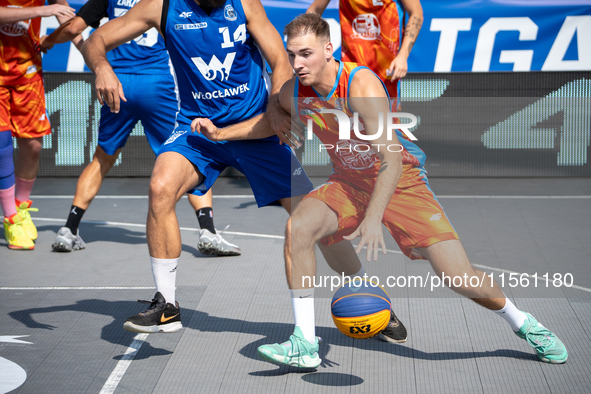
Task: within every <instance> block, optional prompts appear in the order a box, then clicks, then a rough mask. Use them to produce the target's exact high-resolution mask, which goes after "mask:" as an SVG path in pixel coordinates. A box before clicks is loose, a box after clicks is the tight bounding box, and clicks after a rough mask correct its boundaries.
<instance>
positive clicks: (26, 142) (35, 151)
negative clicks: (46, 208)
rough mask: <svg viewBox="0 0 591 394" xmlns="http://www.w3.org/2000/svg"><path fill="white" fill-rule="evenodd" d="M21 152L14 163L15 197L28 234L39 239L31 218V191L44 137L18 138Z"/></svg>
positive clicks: (35, 209)
mask: <svg viewBox="0 0 591 394" xmlns="http://www.w3.org/2000/svg"><path fill="white" fill-rule="evenodd" d="M16 141H17V144H18V148H19V152H18V156H17V158H16V163H15V165H14V175H15V179H14V197H15V203H16V206H17V211H18V213H19V216H20V217H21V219H22V226H23V229H24V230H25V233H27V236H28V237H29V238H31V239H32V240H33V241H34V240H36V239H37V228H36V227H35V224H34V223H33V220H32V219H31V214H30V213H29V211H38V209H37V208H31V205H32V204H33V202H32V201H31V200H30V198H29V197H30V196H31V191H32V190H33V185H34V184H35V179H36V178H37V172H38V171H39V156H40V155H41V148H42V146H43V137H36V138H17V139H16Z"/></svg>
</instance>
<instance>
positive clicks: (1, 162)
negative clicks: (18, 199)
mask: <svg viewBox="0 0 591 394" xmlns="http://www.w3.org/2000/svg"><path fill="white" fill-rule="evenodd" d="M12 154H13V148H12V136H11V134H10V130H7V131H0V205H1V206H2V212H3V213H4V217H7V218H9V217H11V216H12V215H15V214H16V205H14V161H13V158H12Z"/></svg>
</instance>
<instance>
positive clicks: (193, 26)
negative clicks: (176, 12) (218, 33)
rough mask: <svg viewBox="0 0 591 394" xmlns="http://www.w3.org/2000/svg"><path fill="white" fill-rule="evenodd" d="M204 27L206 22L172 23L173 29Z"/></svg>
mask: <svg viewBox="0 0 591 394" xmlns="http://www.w3.org/2000/svg"><path fill="white" fill-rule="evenodd" d="M206 27H207V22H201V23H187V24H179V25H174V28H175V30H194V29H205V28H206Z"/></svg>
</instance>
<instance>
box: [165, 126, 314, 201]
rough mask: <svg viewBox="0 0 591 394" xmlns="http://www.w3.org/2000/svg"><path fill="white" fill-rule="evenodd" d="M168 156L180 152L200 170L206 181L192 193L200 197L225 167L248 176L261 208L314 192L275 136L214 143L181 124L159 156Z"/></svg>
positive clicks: (301, 170)
mask: <svg viewBox="0 0 591 394" xmlns="http://www.w3.org/2000/svg"><path fill="white" fill-rule="evenodd" d="M179 122H180V121H179ZM165 152H177V153H179V154H181V155H183V156H184V157H185V158H186V159H187V160H189V161H190V162H191V163H193V164H194V165H195V166H196V167H197V169H198V170H199V172H200V173H201V174H202V175H203V177H204V179H203V181H202V182H201V184H199V185H198V186H197V187H196V188H195V189H193V190H190V191H189V193H192V194H195V195H198V196H200V195H204V194H205V193H206V192H207V191H208V190H209V189H210V188H211V186H212V185H213V183H214V182H215V180H216V179H217V177H218V176H219V175H220V173H221V172H222V171H223V170H224V169H226V167H234V168H235V169H237V170H238V171H240V172H242V173H243V174H244V175H245V176H246V178H247V179H248V182H249V183H250V187H251V189H252V191H253V193H254V196H255V199H256V202H257V205H258V206H259V208H260V207H264V206H266V205H270V204H273V203H275V202H276V201H277V200H279V199H282V198H288V197H295V196H300V195H303V194H307V193H308V192H309V191H310V190H312V182H311V181H310V179H309V178H308V176H307V175H306V172H305V171H304V170H303V168H302V165H301V164H300V162H299V161H298V159H297V158H296V156H295V155H294V154H293V152H292V150H291V148H290V147H289V146H287V145H285V144H283V145H279V139H278V138H277V137H276V136H272V137H268V138H264V139H259V140H243V141H221V142H213V141H210V140H208V139H207V138H206V137H204V136H202V135H201V134H198V133H194V134H193V133H191V125H190V124H185V123H182V122H181V123H179V124H178V126H177V127H176V129H175V130H174V132H173V133H172V135H171V136H170V138H169V139H168V140H167V141H166V142H165V143H164V145H162V148H161V149H160V152H159V153H158V154H159V155H160V154H163V153H165Z"/></svg>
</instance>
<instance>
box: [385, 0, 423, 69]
mask: <svg viewBox="0 0 591 394" xmlns="http://www.w3.org/2000/svg"><path fill="white" fill-rule="evenodd" d="M401 1H402V6H403V7H404V11H405V12H406V13H407V14H408V22H407V23H406V27H405V29H404V36H403V37H402V44H401V45H400V50H399V51H398V55H396V57H395V58H394V60H392V62H391V63H390V67H389V68H388V70H387V71H386V75H389V76H390V80H391V81H394V80H395V79H399V78H403V77H404V76H406V72H407V71H408V62H407V59H408V56H409V55H410V51H411V50H412V47H413V46H414V44H415V42H416V41H417V37H418V36H419V31H421V26H422V25H423V7H421V2H420V0H401Z"/></svg>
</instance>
